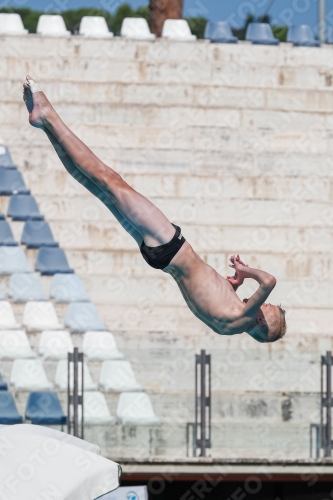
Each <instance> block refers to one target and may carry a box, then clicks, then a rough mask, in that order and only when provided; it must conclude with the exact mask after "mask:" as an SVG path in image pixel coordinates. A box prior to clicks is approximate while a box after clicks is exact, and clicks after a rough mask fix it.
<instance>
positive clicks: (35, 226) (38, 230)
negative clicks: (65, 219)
mask: <svg viewBox="0 0 333 500" xmlns="http://www.w3.org/2000/svg"><path fill="white" fill-rule="evenodd" d="M21 243H22V245H26V247H27V248H39V247H57V246H58V243H57V242H56V241H54V238H53V234H52V232H51V229H50V226H49V224H48V223H47V222H45V221H44V220H27V221H26V223H25V224H24V228H23V232H22V238H21Z"/></svg>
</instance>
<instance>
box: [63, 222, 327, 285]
mask: <svg viewBox="0 0 333 500" xmlns="http://www.w3.org/2000/svg"><path fill="white" fill-rule="evenodd" d="M184 234H185V232H184ZM185 236H187V235H186V234H185ZM196 247H197V243H196V242H194V241H193V248H194V249H195V250H196ZM235 251H236V250H235V249H234V248H233V246H232V245H230V248H229V251H226V252H213V251H211V252H204V251H200V252H198V253H199V255H200V257H201V258H202V259H203V260H204V261H205V262H207V264H209V265H210V266H212V267H213V268H214V269H215V270H216V271H217V272H219V273H220V274H221V275H222V276H224V277H226V276H228V275H229V274H230V273H231V270H230V268H229V258H230V256H231V255H232V254H233V252H235ZM66 255H67V258H68V260H69V262H70V265H71V267H72V268H74V269H76V271H77V273H78V274H79V275H80V276H82V278H88V277H89V276H97V275H104V276H109V277H110V278H115V277H117V278H123V277H124V276H125V277H129V276H133V277H143V278H144V277H148V276H149V277H152V278H153V277H155V278H158V277H161V276H162V274H161V273H160V272H159V271H158V270H156V269H153V268H152V267H150V266H148V265H147V264H146V262H145V261H144V260H143V258H142V256H141V253H140V252H139V250H138V248H133V250H132V249H131V250H130V249H128V250H127V251H120V250H117V251H113V249H112V248H109V249H107V250H102V251H100V250H98V249H97V248H96V249H95V250H92V251H89V250H82V251H80V250H67V252H66ZM281 257H283V262H281V265H280V263H279V259H280V258H281ZM242 258H243V260H244V262H246V263H247V264H249V265H251V266H252V267H254V268H257V269H258V268H260V267H262V266H263V265H264V267H265V269H267V272H269V273H271V274H273V275H274V276H275V277H276V278H277V280H278V281H279V280H280V279H282V280H285V279H304V278H305V276H308V277H309V276H316V275H318V276H319V275H321V276H323V275H324V276H325V280H329V281H331V280H332V279H333V271H332V267H333V266H332V265H331V264H332V259H331V257H330V256H328V255H325V254H315V253H311V252H310V251H309V252H306V254H304V255H303V256H302V258H299V259H298V258H297V259H296V258H295V255H288V254H285V253H282V252H281V253H275V252H259V251H258V252H255V254H254V253H251V251H245V252H242ZM305 270H306V272H305ZM240 291H241V289H240Z"/></svg>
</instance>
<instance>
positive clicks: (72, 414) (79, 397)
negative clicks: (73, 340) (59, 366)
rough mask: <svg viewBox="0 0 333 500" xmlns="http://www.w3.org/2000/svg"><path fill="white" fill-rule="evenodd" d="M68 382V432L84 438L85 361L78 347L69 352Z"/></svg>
mask: <svg viewBox="0 0 333 500" xmlns="http://www.w3.org/2000/svg"><path fill="white" fill-rule="evenodd" d="M80 364H81V370H79V368H80ZM67 366H68V382H67V414H68V418H67V421H68V424H67V428H68V434H73V435H74V436H76V437H80V438H81V439H83V437H84V416H83V409H84V407H83V394H84V361H83V353H80V352H79V350H78V348H77V347H75V348H74V352H73V353H71V352H69V353H68V365H67Z"/></svg>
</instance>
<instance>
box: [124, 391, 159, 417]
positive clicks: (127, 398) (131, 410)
mask: <svg viewBox="0 0 333 500" xmlns="http://www.w3.org/2000/svg"><path fill="white" fill-rule="evenodd" d="M117 418H118V419H119V420H120V421H121V423H122V424H124V425H154V424H159V423H160V419H159V418H158V417H156V415H155V412H154V409H153V407H152V404H151V401H150V399H149V396H148V394H146V393H144V392H124V393H122V394H120V397H119V401H118V408H117Z"/></svg>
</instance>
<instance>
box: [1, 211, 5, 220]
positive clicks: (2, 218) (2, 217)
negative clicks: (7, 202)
mask: <svg viewBox="0 0 333 500" xmlns="http://www.w3.org/2000/svg"><path fill="white" fill-rule="evenodd" d="M4 218H5V216H4V214H2V213H1V212H0V220H4Z"/></svg>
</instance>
